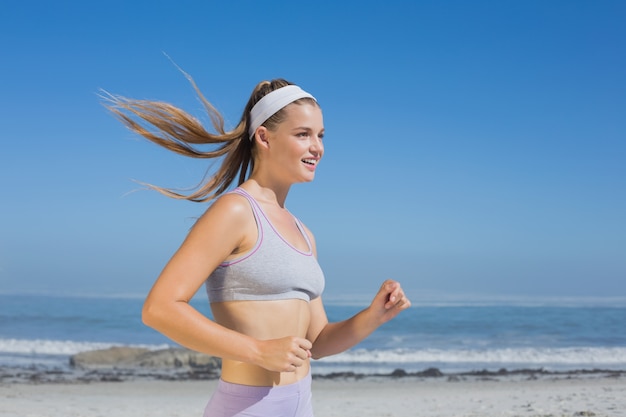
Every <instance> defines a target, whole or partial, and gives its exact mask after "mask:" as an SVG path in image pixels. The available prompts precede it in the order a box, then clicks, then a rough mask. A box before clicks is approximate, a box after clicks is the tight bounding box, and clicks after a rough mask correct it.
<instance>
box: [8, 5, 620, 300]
mask: <svg viewBox="0 0 626 417" xmlns="http://www.w3.org/2000/svg"><path fill="white" fill-rule="evenodd" d="M625 20H626V5H625V3H624V2H621V1H597V2H591V1H482V0H479V1H471V2H469V1H397V2H394V1H389V2H356V1H355V2H331V1H317V2H307V3H306V4H301V3H300V2H287V1H284V2H279V1H276V2H252V1H245V2H244V1H221V2H215V1H202V2H201V1H197V2H190V1H176V2H173V1H168V2H166V1H150V2H147V1H135V2H121V1H107V2H97V3H96V2H78V1H76V2H72V1H69V2H68V1H65V2H64V1H59V2H45V1H28V0H27V1H21V2H10V3H9V4H6V5H4V6H3V11H2V14H1V16H0V50H1V51H2V57H1V62H2V65H0V93H1V100H0V106H1V108H0V110H1V111H0V135H1V136H0V140H1V143H2V147H1V150H0V187H1V189H2V194H3V196H2V203H1V209H0V211H1V213H2V215H1V216H0V292H36V293H46V292H51V293H60V294H136V295H143V294H145V293H146V291H147V290H148V289H149V287H150V286H151V285H152V283H153V281H154V279H155V278H156V276H157V275H158V273H159V271H160V269H161V268H162V267H163V265H164V263H165V262H166V261H167V259H168V258H169V256H170V255H171V254H172V253H173V252H174V251H175V250H176V248H177V247H178V245H179V244H180V243H181V242H182V239H183V238H184V236H185V234H186V233H187V231H188V229H189V228H190V227H191V225H192V224H193V219H194V217H197V216H199V215H200V214H201V213H202V212H203V211H204V210H205V208H206V205H202V204H194V203H188V202H180V201H172V200H168V199H167V198H165V197H163V196H160V195H158V194H156V193H154V192H150V191H142V190H139V191H136V190H138V188H139V187H138V186H137V185H136V184H135V183H134V182H133V179H135V180H141V181H146V182H152V183H156V184H159V185H163V186H170V187H191V186H193V185H195V184H196V183H197V182H198V181H199V180H200V179H201V177H202V176H203V174H204V172H205V170H206V169H207V165H206V162H204V161H193V160H187V159H185V158H183V157H179V156H175V155H173V154H170V153H168V152H167V151H164V150H161V149H158V148H157V147H156V146H154V145H152V144H150V143H147V142H145V141H142V140H140V139H138V138H136V137H135V136H133V135H132V134H130V133H129V132H128V131H126V130H125V129H124V128H123V127H122V125H121V124H120V123H118V122H117V121H116V120H115V119H114V118H113V117H112V116H111V115H110V114H108V113H107V112H106V111H105V110H104V108H103V107H102V105H101V103H100V101H99V99H98V97H97V94H98V91H99V89H101V88H103V89H106V90H108V91H111V92H113V93H118V94H122V95H127V96H131V97H136V98H148V99H158V100H164V101H169V102H172V103H174V104H177V105H179V106H181V107H183V108H185V109H187V110H188V111H189V112H191V113H192V114H194V115H196V116H197V117H199V118H201V119H202V120H205V121H206V118H204V116H203V112H202V108H201V105H200V103H199V102H198V100H197V98H196V97H195V95H194V93H193V90H192V89H191V87H190V86H189V84H188V83H187V81H186V80H185V78H184V77H183V76H182V75H181V73H180V72H178V70H177V69H176V68H175V66H174V65H172V63H171V62H170V61H169V60H168V59H167V58H166V56H165V55H164V53H166V54H168V55H169V56H170V57H171V58H172V59H173V60H174V61H175V62H176V63H177V64H178V65H179V66H181V67H182V68H183V69H184V70H185V71H187V72H188V73H190V74H191V75H192V76H193V77H194V78H195V80H196V82H197V83H198V85H199V87H200V88H201V90H202V91H203V92H204V94H205V95H206V96H207V97H208V98H209V99H210V100H211V101H212V102H213V103H214V104H215V105H216V107H217V108H218V109H220V110H221V111H222V112H223V114H224V115H225V117H226V120H227V122H228V123H229V125H230V126H234V125H235V124H236V122H237V121H238V120H239V117H240V113H241V110H242V108H243V105H244V103H245V102H246V100H247V98H248V95H249V93H250V91H251V90H252V88H253V87H254V85H255V84H256V83H257V82H258V81H260V80H264V79H271V78H276V77H283V78H286V79H288V80H291V81H293V82H295V83H297V84H299V85H301V86H302V87H303V88H305V89H306V90H308V91H310V92H311V93H312V94H314V95H315V96H316V97H317V99H318V101H319V102H320V104H321V105H322V108H323V111H324V117H325V125H326V139H325V143H326V154H325V157H324V160H323V161H322V164H321V165H320V167H319V170H318V174H317V178H316V180H315V181H314V182H313V183H311V184H301V185H297V186H294V188H293V189H292V193H291V194H290V197H289V199H288V201H287V205H288V207H289V208H290V210H291V211H292V212H294V213H295V214H296V215H298V216H299V217H300V218H301V219H302V220H303V221H304V222H305V223H306V224H307V225H308V226H309V227H310V228H311V229H312V230H313V231H314V233H315V235H316V238H317V242H318V246H319V258H320V262H321V264H322V266H323V267H324V269H325V273H326V278H327V292H326V294H327V298H329V299H330V298H342V297H350V296H353V295H360V294H371V293H373V292H374V291H375V290H376V288H377V287H378V285H379V283H380V282H382V280H384V279H385V278H395V279H398V280H400V281H401V282H402V283H403V285H404V286H405V288H406V289H407V292H408V293H409V294H410V295H411V296H412V298H414V299H416V300H419V299H428V298H429V297H437V296H442V295H444V294H448V295H450V294H452V295H458V296H467V297H469V296H477V295H481V296H487V297H489V296H498V295H511V296H523V297H538V296H551V297H555V296H556V297H559V296H598V297H609V296H626V216H625V213H626V192H625V191H626V117H625V115H626V76H625V74H626V26H625V25H624V24H623V22H624V21H625Z"/></svg>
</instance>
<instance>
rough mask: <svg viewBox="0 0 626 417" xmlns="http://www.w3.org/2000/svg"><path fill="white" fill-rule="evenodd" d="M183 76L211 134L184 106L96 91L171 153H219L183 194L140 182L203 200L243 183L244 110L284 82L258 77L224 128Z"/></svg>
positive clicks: (248, 152) (246, 151)
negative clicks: (207, 173)
mask: <svg viewBox="0 0 626 417" xmlns="http://www.w3.org/2000/svg"><path fill="white" fill-rule="evenodd" d="M183 74H184V75H185V76H186V77H187V79H188V80H189V82H190V83H191V85H192V86H193V88H194V90H195V92H196V94H197V95H198V97H199V99H200V101H201V102H202V104H203V106H204V108H205V110H206V112H207V113H208V116H209V118H210V119H211V124H212V126H213V129H214V130H215V132H216V133H210V132H208V131H207V130H206V129H205V128H204V126H203V125H202V123H200V121H198V120H197V119H196V118H195V117H193V116H191V115H190V114H188V113H187V112H185V111H184V110H181V109H179V108H178V107H175V106H173V105H171V104H169V103H165V102H160V101H151V100H136V99H130V98H127V97H122V96H118V95H113V94H110V93H107V92H104V94H102V95H101V97H102V98H103V99H104V101H105V107H106V108H107V109H108V110H110V111H111V112H112V113H113V114H114V115H115V116H116V117H117V118H118V119H119V120H121V121H122V123H123V124H124V125H126V127H128V128H129V129H130V130H131V131H133V132H135V133H138V134H139V135H141V136H143V137H144V138H146V139H148V140H150V141H151V142H154V143H156V144H157V145H160V146H162V147H164V148H166V149H169V150H170V151H173V152H176V153H177V154H180V155H184V156H188V157H191V158H202V159H213V158H220V157H223V160H222V162H221V164H220V165H219V168H218V169H217V171H216V172H215V173H214V174H213V175H212V176H211V177H209V178H208V179H207V178H205V179H203V180H202V181H201V182H200V184H199V185H198V186H197V187H196V189H195V190H194V191H191V192H190V193H188V194H184V193H181V192H179V191H174V190H173V189H170V188H164V187H159V186H155V185H151V184H146V185H147V186H148V187H149V188H151V189H154V190H156V191H158V192H160V193H162V194H164V195H166V196H168V197H172V198H176V199H181V200H189V201H195V202H205V201H210V200H213V199H214V198H216V197H218V196H219V195H220V194H222V193H224V192H225V191H226V190H228V188H229V187H230V186H231V185H232V183H233V182H234V181H235V178H237V185H240V184H241V183H243V182H244V181H245V180H246V179H247V177H248V176H249V174H250V173H252V170H253V169H254V155H255V150H254V143H255V141H254V140H250V138H249V135H248V127H249V124H250V110H251V109H252V107H253V106H254V105H255V104H256V103H257V102H258V101H259V100H260V99H261V98H263V97H264V96H265V95H266V94H268V93H270V92H272V91H274V90H276V89H278V88H281V87H285V86H287V85H291V84H292V83H290V82H289V81H286V80H284V79H282V78H278V79H274V80H271V81H261V82H260V83H258V84H257V85H256V87H255V88H254V90H253V91H252V94H251V95H250V98H249V99H248V103H247V104H246V107H245V108H244V111H243V114H242V116H241V120H240V121H239V123H238V124H237V126H236V127H235V128H234V129H232V130H230V131H225V130H224V118H223V117H222V115H221V114H220V113H219V112H218V111H217V110H216V109H215V107H213V105H212V104H211V103H210V102H209V101H208V100H207V99H206V98H205V97H204V95H203V94H202V93H201V91H200V89H199V88H198V86H197V85H196V83H195V82H194V80H193V79H192V78H191V76H189V75H188V74H186V73H184V72H183ZM294 103H298V104H300V103H310V104H314V105H316V106H317V103H316V101H315V100H313V99H311V98H302V99H299V100H296V101H294ZM284 118H285V112H284V108H283V109H281V110H279V111H278V112H276V113H275V114H274V115H273V116H271V117H270V118H269V119H267V120H266V121H265V122H264V123H263V124H262V126H265V127H266V128H268V129H270V130H274V128H275V126H276V125H278V124H279V123H281V122H282V121H283V120H284ZM198 145H215V147H214V149H213V150H208V151H205V150H201V149H199V147H198Z"/></svg>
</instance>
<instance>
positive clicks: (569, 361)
mask: <svg viewBox="0 0 626 417" xmlns="http://www.w3.org/2000/svg"><path fill="white" fill-rule="evenodd" d="M319 362H326V363H352V364H354V363H362V364H366V363H371V364H384V363H395V364H410V363H415V364H422V363H451V364H455V363H480V364H512V365H519V364H523V365H537V366H542V365H547V364H555V365H577V364H581V365H589V364H597V365H602V364H606V365H623V366H624V367H625V368H626V347H613V348H599V347H576V348H506V349H485V350H478V349H467V350H464V349H458V350H454V349H453V350H444V349H421V350H407V349H395V350H365V349H357V350H352V351H347V352H344V353H341V354H339V355H336V356H331V357H328V358H323V359H320V360H319Z"/></svg>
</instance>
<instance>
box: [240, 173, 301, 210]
mask: <svg viewBox="0 0 626 417" xmlns="http://www.w3.org/2000/svg"><path fill="white" fill-rule="evenodd" d="M241 185H242V186H243V188H245V189H246V191H248V192H250V193H251V194H253V195H254V197H255V198H256V199H257V200H259V201H263V202H266V203H269V204H276V205H277V206H279V207H281V208H285V201H286V200H287V194H288V193H289V188H290V187H291V185H284V184H276V183H272V182H270V181H263V180H262V179H260V178H255V176H251V177H250V179H248V181H246V182H244V183H243V184H241Z"/></svg>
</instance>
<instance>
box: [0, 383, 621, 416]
mask: <svg viewBox="0 0 626 417" xmlns="http://www.w3.org/2000/svg"><path fill="white" fill-rule="evenodd" d="M215 384H216V381H215V380H209V381H154V380H137V381H125V382H92V383H45V384H29V383H16V384H3V385H0V416H2V417H9V416H11V417H12V416H20V417H43V416H46V417H61V416H63V417H72V416H75V417H99V416H117V417H131V416H133V417H141V416H146V417H148V416H150V417H156V416H169V417H175V416H180V417H182V416H185V417H187V416H201V415H202V411H203V409H204V405H205V403H206V401H207V399H208V398H209V395H210V393H211V392H212V390H213V389H214V387H215ZM313 392H314V394H313V400H314V409H315V413H316V416H317V417H334V416H337V417H339V416H341V417H366V416H372V417H374V416H376V417H409V416H420V417H435V416H438V417H443V416H446V417H455V416H459V417H460V416H464V417H469V416H483V417H491V416H493V417H496V416H498V417H502V416H537V417H539V416H541V417H548V416H551V417H565V416H567V417H570V416H571V417H574V416H596V417H604V416H611V417H618V416H626V378H624V377H602V376H600V377H599V376H581V377H573V378H551V377H545V378H538V379H527V378H513V377H507V378H503V379H498V378H495V379H494V378H489V379H481V378H470V379H461V380H449V379H447V378H435V379H433V378H427V379H424V378H412V377H409V378H375V377H373V378H365V379H358V380H357V379H354V378H341V379H315V380H314V381H313Z"/></svg>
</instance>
